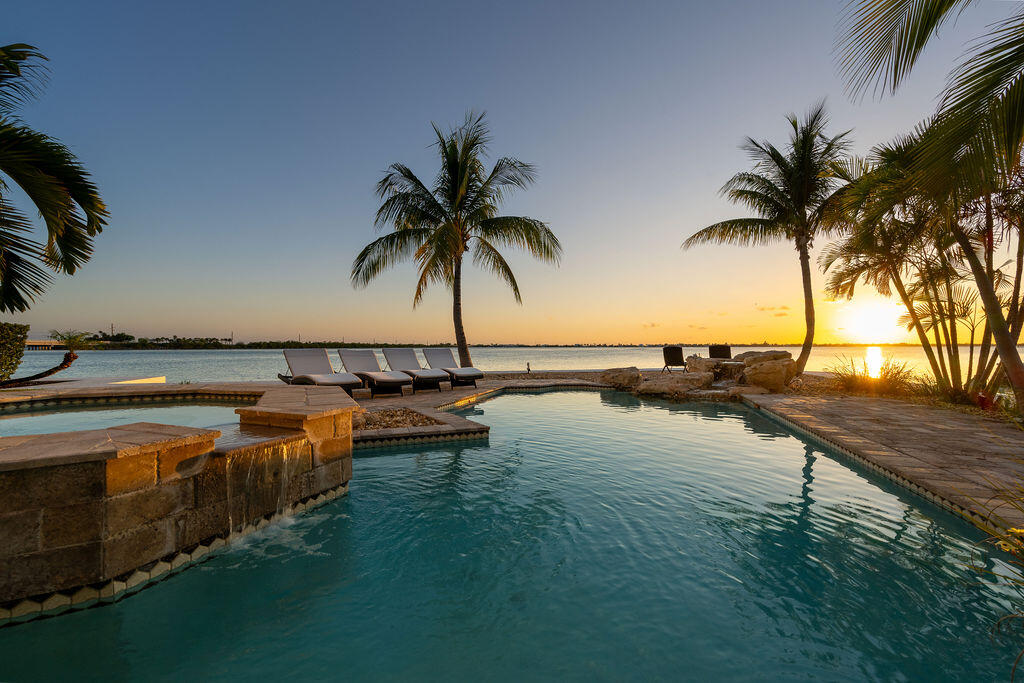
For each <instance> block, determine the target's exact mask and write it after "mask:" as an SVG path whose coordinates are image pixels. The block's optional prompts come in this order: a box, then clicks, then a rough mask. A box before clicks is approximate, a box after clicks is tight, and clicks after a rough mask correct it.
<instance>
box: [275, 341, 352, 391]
mask: <svg viewBox="0 0 1024 683" xmlns="http://www.w3.org/2000/svg"><path fill="white" fill-rule="evenodd" d="M284 361H285V362H286V363H287V364H288V371H289V372H291V373H292V374H291V375H282V374H280V373H278V375H277V376H278V378H279V379H280V380H281V381H282V382H285V383H286V384H316V385H318V386H326V387H341V388H342V389H344V390H345V391H346V393H348V395H349V396H351V395H352V390H353V389H358V388H359V387H361V386H363V380H361V379H359V378H358V377H356V376H355V375H351V374H349V373H347V372H335V371H334V367H333V366H332V365H331V359H330V358H329V357H328V356H327V349H285V350H284Z"/></svg>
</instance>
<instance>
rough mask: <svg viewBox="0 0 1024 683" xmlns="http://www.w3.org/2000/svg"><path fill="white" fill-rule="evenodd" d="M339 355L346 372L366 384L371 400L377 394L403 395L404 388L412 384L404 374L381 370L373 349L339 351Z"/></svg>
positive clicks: (410, 379)
mask: <svg viewBox="0 0 1024 683" xmlns="http://www.w3.org/2000/svg"><path fill="white" fill-rule="evenodd" d="M338 355H339V356H341V362H342V364H343V365H344V366H345V369H346V370H348V371H349V372H351V373H352V374H353V375H355V376H356V377H359V378H361V379H362V380H363V381H364V382H366V385H367V386H368V387H369V388H370V398H373V397H374V396H376V395H377V394H401V393H402V387H405V386H408V385H410V384H412V378H411V377H409V375H407V374H405V373H404V372H398V371H396V370H392V371H390V372H385V371H384V370H381V369H380V363H379V362H377V354H376V353H374V351H373V349H339V350H338Z"/></svg>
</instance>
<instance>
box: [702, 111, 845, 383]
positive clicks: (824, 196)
mask: <svg viewBox="0 0 1024 683" xmlns="http://www.w3.org/2000/svg"><path fill="white" fill-rule="evenodd" d="M788 121H789V125H790V128H791V130H790V136H789V143H788V144H787V145H786V147H785V148H784V149H781V150H780V149H778V148H777V147H775V146H774V145H773V144H771V143H770V142H758V141H756V140H754V139H753V138H747V141H746V142H745V143H744V144H743V145H742V147H741V148H742V149H744V150H745V151H746V152H747V153H748V154H749V155H750V158H751V160H752V161H753V162H754V168H753V169H752V170H750V171H747V172H743V173H737V174H736V175H734V176H733V177H732V178H731V179H730V180H729V182H727V183H726V184H725V186H724V187H723V188H722V193H723V194H724V195H725V196H726V197H728V198H729V199H731V200H732V201H733V202H735V203H737V204H742V205H745V206H746V207H747V208H749V209H750V210H751V211H753V212H754V213H756V214H757V216H755V217H749V218H733V219H730V220H727V221H722V222H720V223H715V224H714V225H709V226H708V227H706V228H704V229H702V230H700V231H698V232H696V233H694V234H693V235H691V236H690V237H689V238H687V240H686V241H685V242H683V248H684V249H688V248H690V247H693V246H696V245H698V244H707V243H716V244H724V243H731V244H739V245H743V246H759V245H764V244H772V243H776V242H782V241H788V242H792V243H793V245H794V246H795V247H796V251H797V254H798V255H799V258H800V274H801V279H802V282H803V292H804V318H805V321H806V333H805V335H804V343H803V347H802V348H801V349H800V356H799V357H798V358H797V362H796V365H797V373H798V374H799V373H802V372H803V371H804V367H805V366H806V365H807V359H808V358H809V357H810V355H811V346H812V345H813V343H814V290H813V288H812V286H811V256H810V250H811V246H812V245H813V242H814V238H815V236H816V235H818V233H819V232H821V231H822V230H826V229H828V227H829V221H828V215H829V212H828V211H827V207H828V205H829V200H830V197H831V196H832V195H833V193H834V192H835V190H836V186H837V182H838V181H837V178H836V174H835V173H834V167H835V165H836V164H837V163H838V162H839V161H840V160H841V159H842V157H843V154H844V152H845V149H846V146H847V142H846V136H847V135H848V134H849V131H847V132H845V133H840V134H839V135H835V136H831V137H829V136H827V135H826V134H825V128H826V127H827V125H828V116H827V115H826V113H825V103H824V102H821V103H819V104H817V105H815V106H814V107H812V108H811V110H810V111H809V112H808V113H807V115H806V116H805V117H804V119H803V121H800V120H799V119H797V117H796V115H795V114H790V115H789V117H788Z"/></svg>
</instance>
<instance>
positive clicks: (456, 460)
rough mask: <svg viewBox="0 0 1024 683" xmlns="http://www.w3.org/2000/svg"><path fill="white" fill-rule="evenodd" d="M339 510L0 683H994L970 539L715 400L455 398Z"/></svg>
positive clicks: (1006, 641)
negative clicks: (461, 433)
mask: <svg viewBox="0 0 1024 683" xmlns="http://www.w3.org/2000/svg"><path fill="white" fill-rule="evenodd" d="M460 414H463V415H465V416H467V417H469V418H470V419H473V420H477V421H479V422H482V423H485V424H488V425H490V427H491V433H490V439H489V441H485V442H475V443H466V442H460V443H457V444H438V445H433V446H416V447H412V446H410V447H405V448H395V449H382V450H370V451H362V452H360V454H359V455H358V457H357V458H356V460H355V464H354V477H353V480H352V483H351V486H350V493H349V495H348V496H347V497H346V498H343V499H339V500H338V501H336V502H334V503H331V504H329V505H326V506H324V507H321V508H319V509H317V510H316V511H315V512H312V513H310V514H305V515H301V516H299V517H296V518H294V519H292V520H290V521H286V522H285V523H282V524H279V525H275V526H272V527H268V528H266V529H264V530H263V531H261V532H258V533H256V534H254V535H252V536H249V537H247V538H246V539H244V540H243V541H242V542H240V543H238V544H236V545H234V546H231V547H230V549H229V550H227V551H226V552H223V553H222V554H219V555H216V556H214V557H213V558H212V559H210V560H209V561H208V562H206V563H205V564H202V565H200V566H198V567H195V568H192V569H189V570H187V571H184V572H182V573H180V574H177V575H174V576H172V577H171V578H169V579H167V580H166V581H164V582H161V583H159V584H156V585H155V586H153V587H151V588H148V589H146V590H144V591H142V592H140V593H138V594H137V595H133V596H130V597H128V598H126V599H124V600H121V601H120V602H117V603H114V604H112V605H108V606H104V607H99V608H96V609H90V610H85V611H82V612H77V613H71V614H66V615H61V616H59V617H56V618H52V619H46V620H41V621H36V622H30V623H26V624H19V625H14V626H9V627H6V628H2V629H0V679H3V680H56V679H69V678H74V679H96V680H100V679H103V680H125V679H140V680H184V679H189V678H201V679H210V678H217V679H260V680H268V679H275V678H284V677H288V678H299V677H305V678H312V679H324V678H331V679H346V680H446V681H450V680H481V679H484V680H497V681H523V680H588V681H589V680H607V681H619V680H693V681H709V680H714V681H722V680H725V681H732V680H735V681H740V680H796V679H817V680H830V681H835V680H886V681H889V680H913V681H924V680H927V681H957V680H996V679H999V680H1005V679H1007V678H1008V676H1009V671H1010V667H1011V666H1012V662H1013V658H1014V657H1015V656H1016V653H1017V645H1018V641H1017V640H1016V639H1014V638H1012V637H1009V636H998V637H996V638H994V639H991V638H990V629H991V627H992V626H993V624H994V623H995V621H996V620H997V619H998V618H999V617H1001V616H1003V615H1004V614H1006V613H1007V612H1008V611H1010V610H1013V609H1014V608H1015V606H1016V605H1019V604H1020V599H1021V596H1020V595H1019V594H1018V593H1017V592H1015V591H1014V590H1012V589H1011V588H1010V587H1008V586H1006V585H1003V584H1001V583H1000V582H999V581H998V580H996V579H994V578H992V577H991V576H988V575H984V574H978V573H976V572H973V571H972V570H971V569H970V565H971V564H972V563H980V564H981V565H982V566H983V567H985V568H987V569H989V570H994V571H999V570H1000V569H1001V567H1002V564H1001V560H1000V558H999V557H998V556H994V555H989V554H987V550H985V547H984V546H981V545H979V543H980V542H981V541H982V540H983V536H982V534H981V533H980V532H979V531H977V530H976V529H974V528H973V527H971V526H969V525H967V524H966V523H963V522H962V521H960V520H959V519H957V518H955V517H953V516H952V515H950V514H948V513H946V512H945V511H943V510H941V509H939V508H937V507H935V506H932V505H931V504H929V503H927V502H926V501H924V500H923V499H920V498H917V497H915V496H914V495H913V494H911V493H909V492H906V491H903V490H902V489H899V488H897V487H896V486H895V485H892V484H890V483H889V482H887V481H885V480H883V479H880V478H877V477H876V476H874V475H872V474H870V473H868V472H866V471H864V470H862V469H861V468H859V467H858V466H857V465H855V464H853V463H851V462H849V461H847V460H846V459H844V457H843V456H841V455H837V454H832V453H829V452H826V451H825V450H823V449H822V448H820V447H819V446H817V445H815V444H813V443H811V442H809V441H807V440H804V439H802V438H801V437H798V436H796V435H795V434H793V433H792V432H790V431H788V430H787V429H786V428H784V427H782V426H780V425H779V424H777V423H775V422H773V421H771V420H769V419H767V418H766V417H764V416H763V415H761V414H760V413H757V412H756V411H753V410H751V409H747V408H745V407H743V406H739V405H735V404H710V403H709V404H684V405H673V404H668V403H661V402H653V401H640V400H638V399H636V398H634V397H632V396H629V395H626V394H622V393H617V392H612V391H601V392H594V391H590V392H553V393H547V394H540V395H505V396H501V397H499V398H496V399H494V400H491V401H488V402H485V403H481V404H479V405H476V406H473V407H470V408H467V409H464V410H462V411H460Z"/></svg>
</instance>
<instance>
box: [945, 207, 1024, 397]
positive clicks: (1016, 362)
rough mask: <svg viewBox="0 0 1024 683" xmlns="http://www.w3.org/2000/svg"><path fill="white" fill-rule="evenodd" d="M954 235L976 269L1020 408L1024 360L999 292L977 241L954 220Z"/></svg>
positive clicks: (993, 331) (1004, 363)
mask: <svg viewBox="0 0 1024 683" xmlns="http://www.w3.org/2000/svg"><path fill="white" fill-rule="evenodd" d="M953 236H954V237H955V238H956V241H957V243H958V244H959V245H960V248H961V249H963V252H964V256H965V257H966V258H967V262H968V263H969V264H970V266H971V271H972V272H973V273H974V280H975V284H976V285H977V286H978V293H979V294H980V295H981V302H982V305H983V306H984V307H985V315H986V316H987V317H988V321H989V325H990V326H991V327H992V338H993V339H995V342H996V351H997V352H998V353H999V360H1000V361H1001V362H1002V364H1003V372H1004V373H1005V374H1006V379H1007V380H1008V381H1009V382H1010V387H1011V388H1012V389H1013V395H1014V398H1015V399H1016V400H1017V409H1018V410H1020V409H1021V407H1022V406H1024V361H1021V358H1020V352H1019V351H1018V350H1017V346H1016V345H1015V344H1014V343H1013V337H1012V336H1011V334H1010V328H1009V327H1008V326H1007V324H1006V318H1005V317H1003V307H1002V304H1001V303H1000V301H999V298H998V297H997V296H996V292H995V288H994V287H993V284H992V280H990V279H989V278H988V274H987V273H986V272H985V265H984V264H983V263H982V262H981V259H979V258H978V253H977V252H976V251H974V245H972V244H971V240H970V238H968V237H967V234H966V233H964V231H963V230H962V229H961V228H960V226H959V225H956V224H955V223H954V224H953Z"/></svg>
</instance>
